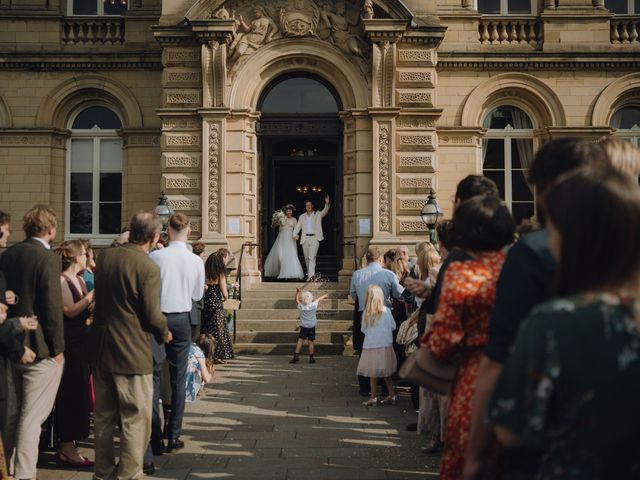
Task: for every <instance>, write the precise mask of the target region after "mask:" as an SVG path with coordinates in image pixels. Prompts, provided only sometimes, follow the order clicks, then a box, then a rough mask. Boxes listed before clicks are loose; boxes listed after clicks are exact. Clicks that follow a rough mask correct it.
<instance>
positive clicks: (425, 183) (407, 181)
mask: <svg viewBox="0 0 640 480" xmlns="http://www.w3.org/2000/svg"><path fill="white" fill-rule="evenodd" d="M398 188H399V189H400V190H429V189H431V188H433V177H418V176H415V175H412V176H410V177H409V176H398Z"/></svg>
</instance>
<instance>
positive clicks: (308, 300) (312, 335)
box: [289, 288, 329, 363]
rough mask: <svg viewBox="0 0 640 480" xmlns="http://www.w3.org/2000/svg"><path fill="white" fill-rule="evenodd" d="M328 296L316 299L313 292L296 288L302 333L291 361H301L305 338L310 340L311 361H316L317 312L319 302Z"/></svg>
mask: <svg viewBox="0 0 640 480" xmlns="http://www.w3.org/2000/svg"><path fill="white" fill-rule="evenodd" d="M328 296H329V295H322V296H321V297H319V298H318V299H317V300H315V301H314V300H313V295H312V294H311V292H301V291H300V289H299V288H296V297H295V300H296V304H297V305H298V310H299V311H300V334H299V335H298V343H297V344H296V351H295V353H294V354H293V358H292V359H291V361H290V362H289V363H297V362H299V361H300V350H302V343H303V342H304V341H305V340H307V341H308V342H309V363H316V359H315V358H314V357H313V342H314V341H315V339H316V324H317V323H318V319H317V317H316V313H317V311H318V302H320V300H324V299H325V298H327V297H328Z"/></svg>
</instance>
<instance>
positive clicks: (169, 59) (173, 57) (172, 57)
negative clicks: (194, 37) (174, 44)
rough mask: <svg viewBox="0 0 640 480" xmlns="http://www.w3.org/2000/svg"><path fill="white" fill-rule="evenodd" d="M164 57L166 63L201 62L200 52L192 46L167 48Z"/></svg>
mask: <svg viewBox="0 0 640 480" xmlns="http://www.w3.org/2000/svg"><path fill="white" fill-rule="evenodd" d="M162 57H163V63H164V64H165V65H170V64H182V63H200V52H199V51H198V50H196V49H191V48H165V49H164V50H163V51H162Z"/></svg>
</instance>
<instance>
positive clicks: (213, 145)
mask: <svg viewBox="0 0 640 480" xmlns="http://www.w3.org/2000/svg"><path fill="white" fill-rule="evenodd" d="M209 231H210V232H217V233H221V232H222V230H221V225H220V124H218V123H210V124H209Z"/></svg>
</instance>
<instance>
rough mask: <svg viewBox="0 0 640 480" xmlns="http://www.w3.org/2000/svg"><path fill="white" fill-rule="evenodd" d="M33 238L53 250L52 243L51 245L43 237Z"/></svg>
mask: <svg viewBox="0 0 640 480" xmlns="http://www.w3.org/2000/svg"><path fill="white" fill-rule="evenodd" d="M31 238H33V239H34V240H38V241H39V242H40V243H41V244H42V245H44V248H46V249H47V250H51V245H49V244H48V243H47V242H45V241H44V240H43V239H41V238H39V237H31Z"/></svg>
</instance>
